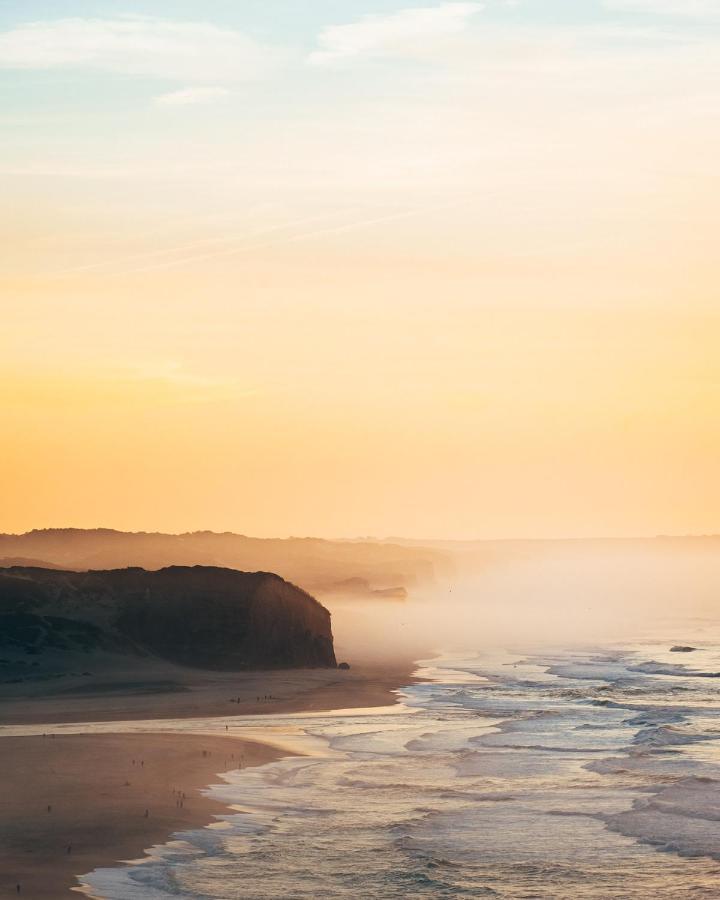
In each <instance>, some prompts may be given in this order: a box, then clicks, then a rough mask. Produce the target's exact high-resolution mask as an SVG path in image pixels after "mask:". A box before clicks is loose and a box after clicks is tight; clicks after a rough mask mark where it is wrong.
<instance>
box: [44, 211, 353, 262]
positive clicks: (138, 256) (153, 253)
mask: <svg viewBox="0 0 720 900" xmlns="http://www.w3.org/2000/svg"><path fill="white" fill-rule="evenodd" d="M345 212H347V210H345V209H343V210H335V212H331V213H322V214H321V215H316V216H308V217H306V218H304V219H295V220H293V221H292V222H285V223H283V224H280V225H270V226H268V227H267V228H259V229H256V230H254V231H250V232H248V233H246V234H243V235H229V236H226V237H215V238H201V239H199V240H197V241H192V242H191V243H188V244H180V245H178V246H176V247H167V248H166V249H164V250H149V251H147V252H145V253H134V254H132V255H131V256H126V257H123V258H122V259H120V260H117V259H106V260H102V261H100V262H95V263H88V264H87V265H83V266H73V267H72V268H69V269H62V270H60V271H59V272H53V273H52V275H51V276H50V277H52V278H62V277H63V276H66V275H76V274H79V273H81V272H89V271H92V270H95V269H102V268H104V267H105V266H111V265H113V264H116V263H118V262H121V263H125V262H134V261H136V260H137V261H139V260H143V259H153V258H155V257H157V256H167V255H168V254H171V253H181V252H182V251H183V250H194V249H195V248H197V247H204V246H207V245H208V244H223V243H227V242H228V241H242V240H247V239H248V238H253V237H257V236H260V235H264V234H272V233H273V232H276V231H283V230H284V229H286V228H296V227H298V226H302V225H310V224H312V223H313V222H319V221H322V220H323V219H329V218H333V217H334V216H338V215H341V214H342V213H345ZM242 249H244V248H242V247H241V248H232V250H233V252H234V251H235V250H242ZM192 258H193V257H189V259H192ZM183 261H184V260H177V263H178V264H181V263H182V262H183ZM169 262H170V263H171V264H172V262H173V261H172V260H170V261H169ZM151 268H152V266H150V267H148V269H151ZM158 268H163V265H162V264H159V265H158ZM135 271H145V269H143V268H139V269H129V270H125V271H120V272H115V273H111V274H115V275H118V274H119V275H123V274H126V272H127V273H131V272H135Z"/></svg>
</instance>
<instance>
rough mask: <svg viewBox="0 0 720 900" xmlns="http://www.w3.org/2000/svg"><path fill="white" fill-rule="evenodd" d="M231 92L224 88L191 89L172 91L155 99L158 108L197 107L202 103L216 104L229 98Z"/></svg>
mask: <svg viewBox="0 0 720 900" xmlns="http://www.w3.org/2000/svg"><path fill="white" fill-rule="evenodd" d="M229 94H230V91H229V90H228V89H227V88H222V87H191V88H184V89H183V90H180V91H170V93H168V94H160V96H159V97H156V98H155V104H156V105H157V106H197V105H199V104H202V103H214V102H215V101H217V100H222V98H223V97H227V96H229Z"/></svg>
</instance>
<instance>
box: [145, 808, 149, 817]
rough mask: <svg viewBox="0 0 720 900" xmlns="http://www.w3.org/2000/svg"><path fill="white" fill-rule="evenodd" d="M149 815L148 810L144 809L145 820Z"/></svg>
mask: <svg viewBox="0 0 720 900" xmlns="http://www.w3.org/2000/svg"><path fill="white" fill-rule="evenodd" d="M149 815H150V810H149V809H146V810H145V818H146V819H147V817H148V816H149Z"/></svg>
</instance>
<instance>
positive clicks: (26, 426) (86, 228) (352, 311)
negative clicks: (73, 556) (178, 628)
mask: <svg viewBox="0 0 720 900" xmlns="http://www.w3.org/2000/svg"><path fill="white" fill-rule="evenodd" d="M719 159H720V0H484V2H444V3H443V2H430V3H423V2H420V0H415V2H414V3H412V2H410V3H407V2H398V0H372V2H371V0H342V2H338V0H313V2H312V3H306V4H301V3H298V2H297V0H243V2H242V3H238V2H236V0H203V2H198V0H173V2H164V0H155V2H153V3H149V2H144V0H135V2H132V0H123V2H117V0H107V2H102V0H85V2H81V0H52V2H50V0H46V2H40V0H22V2H20V0H4V2H2V3H0V196H1V197H2V203H1V204H0V241H1V246H2V251H0V313H1V319H0V321H1V322H2V328H1V329H0V401H1V407H0V408H1V409H2V416H1V417H0V498H1V499H0V530H2V531H13V532H19V531H25V530H28V529H31V528H40V527H57V526H78V527H95V526H108V527H116V528H122V529H131V530H163V531H174V532H175V531H186V530H196V529H205V528H207V529H213V530H232V531H239V532H243V533H246V534H255V535H261V536H271V535H273V536H274V535H277V536H285V535H320V536H327V537H330V536H347V537H350V536H356V535H379V536H382V535H404V536H408V537H438V538H441V537H446V538H447V537H458V538H473V537H477V538H483V537H491V538H505V537H551V536H552V537H582V536H598V535H602V536H606V535H607V536H621V535H652V534H657V533H665V534H669V533H672V534H686V533H710V532H718V531H720V467H719V466H718V459H720V417H719V416H718V410H719V409H720V403H719V400H720V353H718V347H720V302H719V301H720V297H719V292H718V286H719V283H720V282H719V278H718V276H719V275H720V261H719V260H720V257H719V256H718V253H717V235H718V233H719V231H720V229H719V228H718V226H719V225H720V221H719V220H720V181H719V175H720V164H718V160H719Z"/></svg>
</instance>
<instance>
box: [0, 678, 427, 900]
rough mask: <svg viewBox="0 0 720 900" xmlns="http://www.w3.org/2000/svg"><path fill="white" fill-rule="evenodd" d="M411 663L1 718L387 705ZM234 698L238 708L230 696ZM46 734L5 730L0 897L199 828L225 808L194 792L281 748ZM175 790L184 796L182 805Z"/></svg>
mask: <svg viewBox="0 0 720 900" xmlns="http://www.w3.org/2000/svg"><path fill="white" fill-rule="evenodd" d="M412 670H413V666H412V664H410V663H403V664H398V665H393V666H392V667H387V666H385V667H383V666H379V665H375V666H368V667H359V668H357V669H354V670H352V671H351V672H341V671H332V672H328V671H327V670H324V671H323V670H320V671H317V672H312V671H311V672H297V671H296V672H292V673H288V672H285V673H280V672H273V673H248V674H247V675H243V676H240V677H239V676H235V677H234V678H232V679H228V678H226V677H224V676H223V677H221V678H217V679H213V680H212V684H204V685H203V686H202V687H201V688H200V689H199V690H197V691H194V692H193V691H192V690H189V691H188V692H187V693H185V692H182V693H180V692H175V693H171V694H169V695H168V694H165V693H163V692H159V693H151V694H144V693H142V692H139V693H134V694H133V693H129V694H122V693H118V692H116V693H114V694H112V695H110V696H102V697H97V696H91V697H87V696H82V695H79V696H73V695H72V694H71V695H67V696H65V695H63V696H61V697H42V696H37V697H35V698H33V699H31V700H29V702H28V699H26V700H25V702H23V703H21V702H20V698H17V699H16V700H14V701H13V700H11V701H10V702H9V703H8V702H2V703H0V716H1V721H2V722H3V723H5V724H7V723H9V722H13V723H16V724H19V723H21V722H24V723H30V724H37V723H39V722H48V723H51V722H60V721H64V722H70V721H75V722H83V721H84V722H89V721H118V720H122V719H153V718H155V719H162V718H182V717H185V716H186V717H191V716H198V715H201V716H221V715H222V716H237V715H242V714H243V713H254V714H257V713H268V714H273V713H285V712H301V711H320V710H329V709H340V708H364V707H372V706H386V705H389V704H391V703H393V702H395V701H396V700H397V697H396V695H395V694H394V693H392V691H393V690H394V689H396V688H398V687H400V686H401V685H403V684H408V683H410V682H411V681H412V677H411V674H412ZM230 686H232V687H233V691H232V692H230V691H229V690H228V689H229V687H230ZM261 689H262V690H263V694H262V695H261V697H264V694H265V693H268V694H272V696H273V698H274V699H269V700H265V699H261V700H260V701H258V699H257V697H258V692H259V691H260V690H261ZM231 694H232V697H231ZM238 697H239V698H240V702H239V703H237V702H231V699H234V700H235V701H236V700H237V698H238ZM168 699H170V700H171V701H173V700H174V701H175V702H168ZM23 713H24V715H23ZM73 713H74V714H75V715H73ZM51 731H52V729H51V726H50V725H49V727H48V736H46V737H42V736H33V737H6V736H0V898H2V897H17V896H18V894H17V891H16V885H17V884H18V883H19V884H20V885H21V893H20V895H19V896H21V897H32V898H38V900H49V898H59V897H63V896H68V897H69V896H71V895H72V894H71V888H72V887H73V886H77V885H78V882H77V875H80V874H84V873H87V872H89V871H91V870H92V869H94V868H97V867H98V866H110V865H113V864H114V863H116V862H117V861H119V860H127V859H137V858H140V857H142V856H143V851H144V850H146V849H147V848H149V847H151V846H153V845H154V844H158V843H164V842H165V841H167V840H168V839H169V837H170V836H171V835H172V834H173V833H174V832H177V831H183V830H187V829H189V828H198V827H202V826H204V825H207V824H210V823H211V822H212V821H213V816H217V815H222V814H224V813H227V812H228V810H227V808H225V807H224V806H223V805H221V804H219V803H217V802H216V801H211V800H208V799H207V798H205V797H203V796H202V795H201V793H200V792H201V790H202V789H203V788H205V787H207V786H208V785H210V784H213V783H219V782H221V781H222V779H221V778H220V777H219V776H220V773H222V772H227V771H231V770H233V769H236V768H238V767H239V766H240V764H241V765H242V766H243V767H244V766H252V765H262V764H264V763H266V762H271V761H272V760H274V759H278V758H280V757H282V756H284V755H287V754H286V752H285V751H282V750H279V749H277V748H276V747H273V746H270V745H265V744H262V743H258V742H253V741H246V740H241V739H238V738H233V737H232V736H227V737H223V736H210V737H206V736H204V735H199V734H187V733H184V734H182V735H181V734H149V733H148V734H145V733H140V734H79V735H57V736H55V737H50V736H49V735H50V733H51ZM133 760H134V763H133ZM178 791H182V792H183V793H184V795H185V797H184V799H183V801H182V805H179V799H180V795H179V794H178V793H177V792H178ZM48 805H49V806H50V807H51V811H50V812H48V809H47V808H48ZM145 810H147V811H148V815H147V816H146V815H145ZM69 847H70V848H71V849H70V852H68V848H69ZM76 896H77V895H76Z"/></svg>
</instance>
